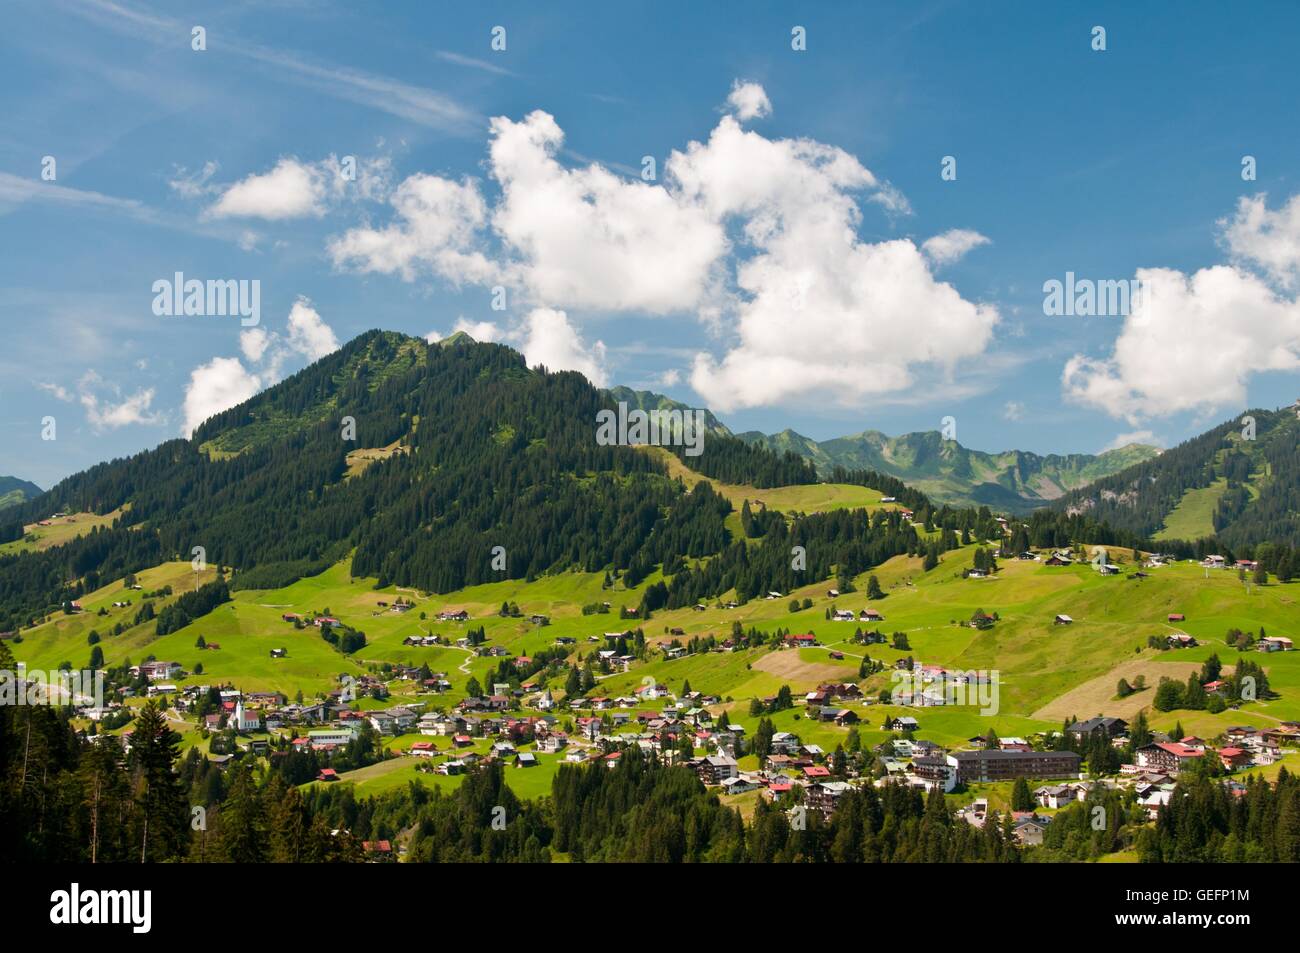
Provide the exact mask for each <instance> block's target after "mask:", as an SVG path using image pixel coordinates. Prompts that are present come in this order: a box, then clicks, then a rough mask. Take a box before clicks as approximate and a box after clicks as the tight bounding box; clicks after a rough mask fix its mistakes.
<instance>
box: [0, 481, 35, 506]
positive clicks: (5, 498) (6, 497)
mask: <svg viewBox="0 0 1300 953" xmlns="http://www.w3.org/2000/svg"><path fill="white" fill-rule="evenodd" d="M43 492H44V491H43V490H42V489H41V488H40V487H39V486H37V485H36V484H35V483H32V482H30V481H28V480H20V479H19V478H18V477H12V476H0V510H2V509H4V508H5V507H6V506H17V505H18V504H19V503H22V502H25V501H26V500H30V499H32V498H33V497H37V496H40V495H41V494H42V493H43Z"/></svg>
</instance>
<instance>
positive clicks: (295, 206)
mask: <svg viewBox="0 0 1300 953" xmlns="http://www.w3.org/2000/svg"><path fill="white" fill-rule="evenodd" d="M325 197H326V184H325V178H324V176H322V175H321V174H320V171H319V170H318V169H316V168H314V167H312V166H310V165H308V164H306V163H304V162H300V161H299V160H298V159H295V158H293V157H291V156H286V157H284V158H282V159H280V161H279V162H277V163H276V164H275V168H273V169H272V170H271V171H270V172H264V173H261V174H254V175H250V176H248V177H247V178H244V179H241V180H240V181H238V182H236V183H235V184H234V185H232V186H230V187H229V188H227V189H226V190H225V191H224V192H222V193H221V197H220V198H218V199H217V201H216V202H215V203H214V204H213V205H212V207H211V208H210V209H208V214H209V215H211V216H212V217H213V218H264V219H268V220H270V221H279V220H282V219H289V218H302V217H303V216H321V215H324V214H325Z"/></svg>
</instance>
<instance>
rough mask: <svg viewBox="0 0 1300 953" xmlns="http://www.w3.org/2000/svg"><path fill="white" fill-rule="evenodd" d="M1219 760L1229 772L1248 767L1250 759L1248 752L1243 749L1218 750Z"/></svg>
mask: <svg viewBox="0 0 1300 953" xmlns="http://www.w3.org/2000/svg"><path fill="white" fill-rule="evenodd" d="M1219 760H1220V761H1222V762H1223V766H1224V767H1225V768H1227V769H1228V770H1229V771H1234V770H1236V769H1237V768H1248V767H1250V761H1251V758H1250V752H1248V751H1246V750H1245V749H1244V748H1220V749H1219Z"/></svg>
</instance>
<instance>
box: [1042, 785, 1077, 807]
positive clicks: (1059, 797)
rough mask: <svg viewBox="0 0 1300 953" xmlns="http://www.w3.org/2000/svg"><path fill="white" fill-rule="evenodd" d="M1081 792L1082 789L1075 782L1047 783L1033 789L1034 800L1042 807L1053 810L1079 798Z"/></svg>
mask: <svg viewBox="0 0 1300 953" xmlns="http://www.w3.org/2000/svg"><path fill="white" fill-rule="evenodd" d="M1082 794H1083V789H1082V788H1081V787H1080V786H1079V785H1077V784H1049V785H1044V786H1043V787H1041V788H1038V789H1037V790H1036V791H1034V800H1036V801H1037V802H1038V803H1039V805H1040V806H1042V807H1050V808H1052V809H1053V810H1055V809H1057V808H1062V807H1065V806H1066V805H1068V804H1070V803H1071V802H1073V801H1076V800H1080V799H1081V798H1082Z"/></svg>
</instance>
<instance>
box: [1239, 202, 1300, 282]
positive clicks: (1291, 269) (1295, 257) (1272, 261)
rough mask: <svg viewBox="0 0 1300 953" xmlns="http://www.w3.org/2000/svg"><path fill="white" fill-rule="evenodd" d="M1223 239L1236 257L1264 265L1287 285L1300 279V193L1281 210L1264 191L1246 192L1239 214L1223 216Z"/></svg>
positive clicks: (1271, 274) (1279, 280)
mask: <svg viewBox="0 0 1300 953" xmlns="http://www.w3.org/2000/svg"><path fill="white" fill-rule="evenodd" d="M1219 226H1220V227H1221V228H1222V229H1223V240H1224V243H1225V244H1226V245H1227V246H1228V250H1229V251H1230V252H1231V253H1232V256H1233V258H1234V260H1236V261H1239V262H1242V263H1246V264H1250V263H1253V264H1255V265H1257V266H1258V267H1260V268H1262V269H1263V270H1264V272H1265V273H1266V274H1267V275H1268V276H1269V277H1270V278H1272V279H1273V280H1274V281H1276V282H1277V283H1278V284H1280V285H1281V286H1282V287H1283V288H1287V289H1293V288H1295V286H1296V282H1297V279H1300V193H1298V194H1296V195H1293V196H1291V199H1290V201H1288V202H1287V203H1286V204H1285V205H1283V206H1282V207H1281V208H1279V209H1278V210H1277V211H1270V210H1269V208H1268V205H1267V202H1266V197H1265V196H1264V195H1255V196H1242V197H1241V198H1240V199H1238V200H1237V209H1236V214H1234V215H1233V216H1232V218H1231V219H1222V220H1220V222H1219Z"/></svg>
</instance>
